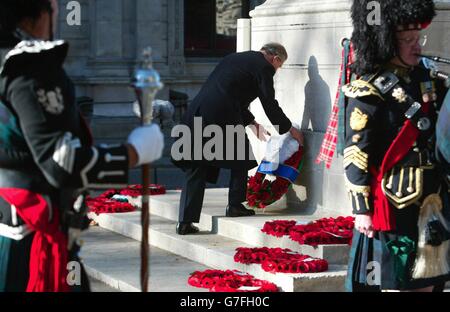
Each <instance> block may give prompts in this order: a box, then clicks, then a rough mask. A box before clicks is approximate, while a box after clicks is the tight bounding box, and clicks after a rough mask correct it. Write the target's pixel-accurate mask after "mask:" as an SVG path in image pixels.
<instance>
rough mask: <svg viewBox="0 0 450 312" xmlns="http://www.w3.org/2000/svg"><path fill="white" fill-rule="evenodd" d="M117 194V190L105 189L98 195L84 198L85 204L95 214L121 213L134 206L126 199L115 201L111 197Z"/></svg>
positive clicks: (129, 210) (133, 209)
mask: <svg viewBox="0 0 450 312" xmlns="http://www.w3.org/2000/svg"><path fill="white" fill-rule="evenodd" d="M117 194H119V192H118V191H117V190H107V191H106V192H104V193H103V194H101V195H100V196H98V197H95V198H91V197H89V196H88V197H87V198H86V204H87V206H88V207H89V211H90V212H93V213H95V214H97V215H99V214H102V213H123V212H132V211H135V210H136V208H135V207H134V206H133V205H131V204H130V203H129V202H128V201H117V200H115V199H112V197H113V196H114V195H117Z"/></svg>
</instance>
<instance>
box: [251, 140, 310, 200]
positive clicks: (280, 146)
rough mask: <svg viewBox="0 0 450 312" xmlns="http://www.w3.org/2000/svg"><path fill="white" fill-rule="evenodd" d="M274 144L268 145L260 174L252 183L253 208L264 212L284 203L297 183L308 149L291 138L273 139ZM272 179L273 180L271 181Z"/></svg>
mask: <svg viewBox="0 0 450 312" xmlns="http://www.w3.org/2000/svg"><path fill="white" fill-rule="evenodd" d="M271 141H273V143H272V144H268V146H267V151H266V156H265V157H264V160H263V161H262V162H261V164H260V166H259V168H258V171H257V173H256V174H255V175H254V176H252V177H250V179H249V181H248V187H247V203H248V206H249V207H253V208H260V209H264V208H266V207H267V206H269V205H271V204H273V203H275V202H276V201H278V200H279V199H281V197H283V195H284V194H286V193H287V192H288V190H289V187H290V186H291V185H292V184H293V183H294V182H295V180H296V179H297V177H298V175H299V173H300V170H301V167H302V165H303V161H302V160H303V153H304V148H303V146H299V144H298V143H297V142H296V141H295V140H294V139H293V138H292V137H291V136H290V135H284V136H281V137H273V139H272V138H271ZM269 143H271V142H270V141H269ZM268 176H271V177H272V178H271V179H268Z"/></svg>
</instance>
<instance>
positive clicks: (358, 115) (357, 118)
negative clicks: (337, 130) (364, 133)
mask: <svg viewBox="0 0 450 312" xmlns="http://www.w3.org/2000/svg"><path fill="white" fill-rule="evenodd" d="M368 121H369V116H367V115H366V114H364V113H363V112H362V111H361V110H360V109H359V108H357V107H356V108H355V110H354V111H353V113H352V116H351V117H350V128H352V129H353V130H354V131H361V130H363V129H364V128H365V127H366V126H367V122H368Z"/></svg>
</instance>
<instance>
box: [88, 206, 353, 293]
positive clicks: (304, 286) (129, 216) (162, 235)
mask: <svg viewBox="0 0 450 312" xmlns="http://www.w3.org/2000/svg"><path fill="white" fill-rule="evenodd" d="M90 217H91V218H92V219H94V220H95V221H96V222H97V223H98V224H99V225H100V226H101V227H102V228H104V229H107V230H110V231H114V232H116V233H119V234H121V235H124V236H126V237H129V238H132V239H135V240H137V241H139V240H140V239H141V223H140V212H139V211H137V212H132V213H123V214H102V215H99V216H97V215H92V214H90ZM175 225H176V222H174V221H171V220H168V219H164V218H161V217H158V216H154V215H153V216H151V223H150V230H149V236H150V244H151V245H153V246H155V247H157V248H161V249H163V250H166V251H168V252H171V253H174V254H177V255H182V256H183V257H186V258H188V259H190V260H192V261H195V262H198V263H201V264H202V265H204V266H207V267H211V268H215V269H221V270H226V269H231V270H233V269H235V270H239V271H242V272H247V273H249V274H252V275H253V276H255V277H257V278H260V279H264V280H269V281H271V282H274V283H275V284H277V285H278V287H280V289H281V290H283V291H286V292H292V291H296V292H297V291H305V292H306V291H343V290H344V279H345V276H346V270H345V269H346V268H345V266H343V265H330V270H329V271H328V272H323V273H312V274H271V273H267V272H265V271H263V270H262V269H261V266H260V265H244V264H240V263H236V262H235V261H234V254H235V250H236V248H238V247H252V246H251V245H248V244H245V243H243V242H241V241H237V240H234V239H231V238H228V237H224V236H221V235H217V234H213V233H211V232H208V231H203V232H201V233H199V234H198V235H187V236H180V235H177V234H175V231H174V229H175ZM122 253H123V254H126V253H125V252H122V251H121V252H120V254H122ZM187 278H188V275H186V277H185V279H184V280H186V279H187Z"/></svg>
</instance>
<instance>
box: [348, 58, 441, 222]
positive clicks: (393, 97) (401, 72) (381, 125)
mask: <svg viewBox="0 0 450 312" xmlns="http://www.w3.org/2000/svg"><path fill="white" fill-rule="evenodd" d="M386 71H387V72H392V73H394V74H395V76H396V77H398V78H399V80H400V81H399V83H398V86H397V87H393V88H392V90H390V92H388V93H386V94H382V91H380V90H379V88H377V86H376V85H375V84H376V81H377V79H379V77H380V76H381V75H382V74H383V72H386ZM343 90H344V93H345V95H346V96H347V97H348V98H349V101H348V106H347V109H346V129H345V130H346V146H345V147H346V148H345V150H344V167H345V173H346V182H347V189H348V191H349V192H350V194H351V196H352V206H353V212H354V213H355V214H365V213H368V212H373V206H372V198H371V195H370V193H371V181H372V173H371V170H370V168H371V167H375V168H379V167H380V165H381V163H382V161H383V159H384V156H385V154H386V152H387V150H388V148H389V147H390V146H391V144H392V142H393V141H394V139H395V138H396V137H397V136H398V134H399V132H400V130H401V129H402V127H403V126H404V124H405V121H406V117H405V113H406V111H407V109H408V108H409V105H408V103H407V101H406V95H410V96H411V97H412V98H413V99H414V100H415V101H417V102H418V103H424V99H425V100H427V101H428V100H430V101H431V102H432V103H431V105H430V110H429V112H428V113H427V116H422V117H426V119H424V120H423V121H424V122H425V123H426V122H427V120H428V121H429V123H430V124H429V125H423V126H424V127H427V128H428V129H424V131H420V135H419V138H418V139H417V141H416V142H415V143H414V146H413V147H412V148H411V150H410V152H409V153H408V155H407V156H406V157H405V158H404V159H403V160H401V161H400V162H399V163H398V164H397V165H396V166H395V167H394V168H393V169H392V170H390V172H389V173H388V174H387V175H386V176H385V178H384V179H383V185H382V187H383V191H384V193H385V194H386V195H387V197H388V199H389V201H390V203H391V204H392V206H394V207H397V208H400V209H401V208H404V207H407V206H409V205H411V204H414V203H417V202H418V201H420V199H422V198H424V197H425V196H426V195H428V194H430V193H436V192H437V191H438V189H439V187H440V184H439V183H438V182H439V179H436V177H438V176H439V171H438V170H439V168H438V167H437V165H436V160H435V158H434V150H435V144H436V142H435V140H436V138H435V135H434V134H435V124H436V120H437V116H438V115H437V113H438V111H439V109H440V106H441V105H442V101H443V98H444V96H445V93H446V91H447V90H446V89H445V87H444V86H443V83H442V82H441V81H437V80H434V79H432V78H431V77H430V69H427V68H425V65H424V64H423V63H422V64H421V65H420V66H417V67H415V68H414V70H412V71H408V70H407V69H403V68H396V67H395V66H393V65H390V67H386V68H384V70H380V71H379V72H378V73H377V74H374V75H367V76H364V77H362V78H361V79H358V80H355V81H353V82H352V83H351V84H349V85H347V86H345V87H344V88H343ZM414 122H420V121H419V120H417V121H414ZM426 178H430V179H427V181H424V179H426Z"/></svg>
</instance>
